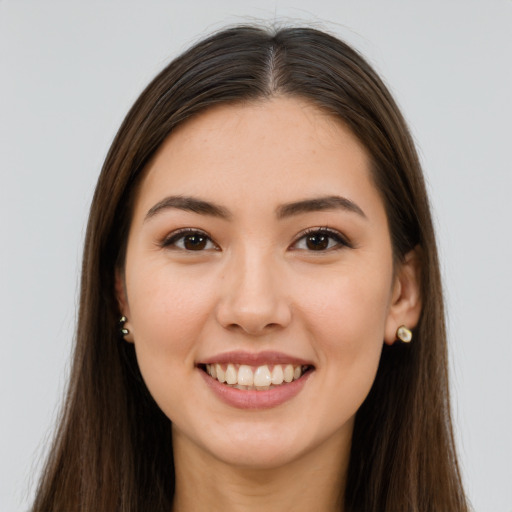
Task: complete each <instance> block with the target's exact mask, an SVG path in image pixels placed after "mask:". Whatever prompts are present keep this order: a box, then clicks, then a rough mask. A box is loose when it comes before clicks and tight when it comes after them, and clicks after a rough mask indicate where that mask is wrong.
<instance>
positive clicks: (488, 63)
mask: <svg viewBox="0 0 512 512" xmlns="http://www.w3.org/2000/svg"><path fill="white" fill-rule="evenodd" d="M258 20H260V21H261V20H270V21H272V20H278V21H281V22H283V21H284V22H288V23H295V24H300V23H307V24H309V25H314V26H318V27H324V28H326V29H327V30H329V31H331V32H334V33H336V34H337V35H339V36H340V37H341V38H343V39H345V40H346V41H348V42H349V43H352V44H353V45H354V46H355V47H356V48H358V49H359V50H360V51H361V52H362V53H363V54H364V55H366V56H367V58H368V59H369V60H370V62H371V63H372V64H373V65H374V66H375V68H376V69H377V71H378V72H380V73H381V75H382V76H383V77H384V79H385V81H386V82H387V83H388V84H389V86H390V88H391V90H392V92H393V93H394V95H395V97H396V98H397V100H398V103H399V104H400V106H401V107H402V109H403V112H404V114H405V116H406V118H407V120H408V122H409V123H410V126H411V129H412V132H413V134H414V137H415V139H416V141H417V144H418V148H419V151H420V155H421V159H422V162H423V165H424V171H425V174H426V178H427V181H428V186H429V191H430V193H431V198H432V206H433V211H434V216H435V221H436V226H437V231H438V236H439V244H440V252H441V258H442V271H443V275H444V278H445V285H446V294H447V309H448V325H449V350H450V359H451V370H452V374H451V381H452V393H453V402H454V405H453V409H454V418H455V424H456V435H457V443H458V447H459V450H460V456H461V463H462V470H463V475H464V479H465V483H466V487H467V492H468V494H469V497H470V498H471V500H472V503H473V505H474V508H475V510H477V511H479V512H480V511H481V512H500V511H504V512H512V463H511V459H512V442H511V432H512V412H511V409H512V397H511V394H512V376H511V375H512V368H511V366H512V348H511V347H512V337H511V334H510V331H511V328H510V326H511V317H512V298H511V294H512V272H511V267H512V263H511V261H512V228H511V223H512V206H511V203H512V200H511V192H512V177H511V160H512V159H511V146H512V129H511V120H512V106H511V105H512V102H511V98H510V96H511V93H512V71H511V70H512V1H510V0H479V1H471V0H460V1H450V0H435V1H433V0H430V1H428V2H427V1H419V0H416V1H415V0H409V1H406V0H402V1H391V0H379V1H377V0H375V1H364V0H331V1H330V0H295V1H278V0H237V1H235V0H232V1H229V0H215V1H209V0H208V1H207V0H204V1H201V0H189V1H187V2H181V1H167V2H157V1H148V0H144V1H137V2H134V1H127V0H123V1H104V2H94V1H91V0H88V1H81V2H80V1H72V0H69V1H61V2H51V1H43V0H41V1H24V0H12V1H6V0H3V1H1V0H0V172H1V181H0V226H1V253H0V254H1V269H0V272H1V273H0V333H1V334H0V343H1V345H0V346H1V351H0V379H1V381H0V400H1V402H0V411H1V420H0V429H1V430H0V449H1V452H0V510H2V511H6V512H12V511H21V510H27V508H28V507H29V503H30V500H31V496H32V495H33V486H34V483H35V480H36V475H37V473H38V468H39V467H40V463H41V458H42V455H43V454H44V453H45V447H46V440H47V438H48V436H49V435H50V433H51V430H52V426H53V424H54V419H55V416H56V412H57V410H58V404H59V403H60V400H61V397H62V394H63V390H64V386H65V382H66V375H67V370H68V360H69V354H70V347H71V342H72V338H73V329H74V321H75V314H76V303H77V282H78V278H79V267H80V261H81V244H82V240H83V236H84V229H85V222H86V217H87V210H88V206H89V202H90V200H91V197H92V191H93V187H94V184H95V181H96V178H97V176H98V173H99V170H100V167H101V165H102V161H103V159H104V157H105V154H106V152H107V149H108V147H109V145H110V143H111V141H112V139H113V136H114V134H115V132H116V130H117V128H118V126H119V124H120V122H121V121H122V119H123V117H124V115H125V114H126V112H127V110H128V109H129V107H130V106H131V104H132V103H133V101H134V100H135V99H136V97H137V95H138V94H139V93H140V92H141V90H142V88H143V87H144V86H145V85H146V83H147V82H148V81H149V80H150V79H151V78H152V77H153V76H154V75H155V74H156V73H157V72H158V71H159V70H160V69H161V68H163V66H164V65H165V64H166V63H168V62H169V60H170V59H171V58H173V57H174V56H176V55H177V54H178V53H179V52H181V51H183V50H184V49H185V48H187V47H188V46H189V45H190V44H191V43H193V42H195V41H197V40H198V39H199V38H200V37H202V36H204V35H206V34H208V33H210V32H211V31H213V30H216V29H219V28H221V27H222V26H224V25H226V24H233V23H242V22H251V21H258Z"/></svg>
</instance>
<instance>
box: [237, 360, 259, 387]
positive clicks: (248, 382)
mask: <svg viewBox="0 0 512 512" xmlns="http://www.w3.org/2000/svg"><path fill="white" fill-rule="evenodd" d="M253 384H254V376H253V373H252V370H251V367H250V366H247V365H245V364H242V365H241V366H240V368H238V385H239V386H252V385H253ZM256 385H258V384H256Z"/></svg>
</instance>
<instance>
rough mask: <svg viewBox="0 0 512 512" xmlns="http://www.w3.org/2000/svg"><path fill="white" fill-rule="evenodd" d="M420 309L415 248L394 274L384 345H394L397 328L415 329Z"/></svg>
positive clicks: (418, 259)
mask: <svg viewBox="0 0 512 512" xmlns="http://www.w3.org/2000/svg"><path fill="white" fill-rule="evenodd" d="M421 307H422V303H421V248H420V247H419V246H416V247H415V248H414V249H412V250H411V251H409V252H408V253H407V254H406V255H405V258H404V261H403V262H402V263H401V265H400V266H399V268H398V269H397V272H396V276H395V282H394V284H393V293H392V297H391V304H390V308H389V313H388V318H387V322H386V331H385V336H384V341H385V343H386V344H388V345H392V344H393V343H395V341H396V340H397V330H398V328H399V327H401V326H405V327H406V328H407V329H408V330H412V329H414V327H416V325H417V324H418V321H419V318H420V314H421Z"/></svg>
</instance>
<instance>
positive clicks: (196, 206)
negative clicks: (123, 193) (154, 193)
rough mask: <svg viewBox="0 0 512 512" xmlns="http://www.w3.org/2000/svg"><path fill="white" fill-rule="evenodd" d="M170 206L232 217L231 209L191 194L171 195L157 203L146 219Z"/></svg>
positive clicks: (222, 216) (214, 215) (204, 213)
mask: <svg viewBox="0 0 512 512" xmlns="http://www.w3.org/2000/svg"><path fill="white" fill-rule="evenodd" d="M169 208H175V209H178V210H185V211H188V212H193V213H199V214H200V215H209V216H211V217H218V218H221V219H226V220H227V219H230V218H231V217H232V215H231V213H230V212H229V210H227V209H226V208H224V207H223V206H219V205H217V204H214V203H211V202H209V201H203V200H202V199H197V198H195V197H189V196H169V197H166V198H165V199H162V200H161V201H159V202H158V203H156V204H155V206H153V207H152V208H151V209H150V210H149V211H148V213H147V214H146V217H145V219H144V221H146V220H148V219H150V218H151V217H154V216H155V215H156V214H157V213H160V212H161V211H163V210H168V209H169Z"/></svg>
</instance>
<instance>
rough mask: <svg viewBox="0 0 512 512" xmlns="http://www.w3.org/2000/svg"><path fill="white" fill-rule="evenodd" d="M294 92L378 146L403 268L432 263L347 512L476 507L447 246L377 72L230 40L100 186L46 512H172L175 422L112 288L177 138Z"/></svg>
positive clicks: (369, 404)
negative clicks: (213, 114)
mask: <svg viewBox="0 0 512 512" xmlns="http://www.w3.org/2000/svg"><path fill="white" fill-rule="evenodd" d="M278 94H279V95H287V96H295V97H300V98H304V99H308V100H309V101H311V102H312V103H313V104H315V105H316V106H318V107H319V108H321V109H323V110H324V111H327V112H328V113H330V114H331V115H333V116H336V117H337V118H338V119H341V120H342V121H343V122H344V123H345V124H346V125H347V126H349V127H350V128H351V130H352V131H353V133H354V134H355V135H356V136H357V137H358V138H359V139H360V141H361V142H362V143H363V144H364V146H365V147H366V149H367V151H368V153H369V155H370V158H371V161H372V175H373V179H374V182H375V184H376V186H377V188H378V190H379V191H380V193H381V195H382V199H383V201H384V205H385V208H386V211H387V215H388V221H389V226H390V233H391V238H392V245H393V250H394V256H395V260H396V261H397V262H400V260H401V259H402V258H403V257H404V255H405V254H406V253H407V252H408V251H409V250H411V249H412V248H413V247H416V246H419V247H420V248H421V255H422V259H421V261H422V268H421V280H422V291H421V293H422V301H423V310H422V314H421V318H420V322H419V324H418V326H417V328H416V329H415V332H414V340H413V342H412V343H411V344H407V345H397V346H392V347H385V348H384V349H383V352H382V357H381V361H380V366H379V370H378V373H377V377H376V379H375V383H374V385H373V387H372V389H371V391H370V393H369V395H368V397H367V398H366V400H365V402H364V403H363V405H362V406H361V408H360V410H359V411H358V413H357V416H356V421H355V427H354V434H353V443H352V451H351V456H350V463H349V471H348V481H347V485H346V492H345V510H346V511H347V512H348V511H364V512H370V511H376V512H377V511H378V512H383V511H392V512H405V511H408V512H409V511H418V512H419V511H448V510H449V511H451V512H462V511H466V510H467V504H466V499H465V496H464V492H463V489H462V485H461V478H460V474H459V469H458V465H457V459H456V453H455V446H454V440H453V433H452V425H451V420H450V404H449V395H448V376H447V353H446V334H445V324H444V310H443V297H442V289H441V280H440V273H439V264H438V256H437V250H436V242H435V237H434V231H433V227H432V220H431V215H430V208H429V203H428V198H427V194H426V191H425V185H424V181H423V176H422V172H421V168H420V164H419V161H418V157H417V154H416V150H415V148H414V144H413V142H412V139H411V136H410V134H409V131H408V129H407V126H406V123H405V121H404V119H403V117H402V115H401V114H400V112H399V109H398V107H397V105H396V104H395V102H394V100H393V99H392V97H391V95H390V93H389V92H388V90H387V89H386V87H385V85H384V84H383V82H382V81H381V79H380V78H379V77H378V76H377V74H376V73H375V72H374V71H373V69H372V68H371V67H370V66H369V64H368V63H367V62H366V61H365V60H364V59H363V58H362V57H361V56H360V55H359V54H358V53H357V52H356V51H354V50H353V49H352V48H350V47H349V46H348V45H346V44H345V43H343V42H341V41H339V40H338V39H337V38H335V37H333V36H330V35H328V34H325V33H323V32H320V31H318V30H314V29H310V28H285V29H280V30H277V31H269V30H266V29H262V28H258V27H251V26H242V27H235V28H230V29H227V30H223V31H221V32H219V33H217V34H215V35H213V36H211V37H209V38H208V39H206V40H204V41H202V42H200V43H198V44H196V45H195V46H194V47H192V48H191V49H190V50H188V51H187V52H185V53H184V54H183V55H181V56H180V57H178V58H177V59H175V60H174V61H173V62H171V63H170V64H169V65H168V66H167V67H166V68H165V69H164V70H163V71H162V72H161V73H160V74H159V75H158V76H157V77H156V78H155V79H154V80H153V81H152V82H151V83H150V84H149V85H148V87H147V88H146V89H145V90H144V91H143V93H142V94H141V95H140V97H139V98H138V100H137V101H136V103H135V104H134V106H133V107H132V109H131V110H130V112H129V113H128V115H127V116H126V118H125V120H124V122H123V124H122V126H121V128H120V130H119V132H118V134H117V136H116V138H115V140H114V142H113V144H112V147H111V148H110V151H109V153H108V155H107V158H106V161H105V164H104V166H103V169H102V172H101V175H100V177H99V180H98V184H97V187H96V191H95V195H94V199H93V202H92V206H91V212H90V217H89V223H88V227H87V235H86V240H85V249H84V257H83V268H82V280H81V295H80V310H79V318H78V327H77V332H76V345H75V351H74V358H73V362H72V369H71V378H70V383H69V389H68V393H67V398H66V401H65V404H64V407H63V412H62V417H61V420H60V424H59V427H58V430H57V433H56V436H55V440H54V444H53V447H52V448H51V451H50V455H49V458H48V460H47V463H46V466H45V469H44V472H43V475H42V478H41V481H40V484H39V488H38V492H37V496H36V499H35V503H34V507H33V511H34V512H43V511H45V512H47V511H50V510H51V511H53V512H70V511H92V510H94V511H96V512H101V511H104V512H112V511H123V512H125V511H147V510H151V511H155V512H156V511H160V510H161V511H168V510H170V508H171V504H172V499H173V493H174V469H173V459H172V439H171V425H170V421H169V420H168V419H167V417H165V415H164V414H163V413H162V412H161V411H160V409H159V408H158V406H157V405H156V404H155V402H154V401H153V399H152V397H151V396H150V394H149V392H148V390H147V388H146V386H145V384H144V382H143V380H142V378H141V375H140V372H139V369H138V366H137V362H136V358H135V354H134V349H133V345H132V344H129V343H123V342H122V341H120V338H119V333H118V318H119V310H118V306H117V303H116V299H115V292H114V276H115V270H116V268H120V267H122V264H123V259H124V250H125V246H126V239H127V232H128V228H129V224H130V219H131V208H132V203H133V196H134V194H135V190H136V186H137V182H138V180H139V179H140V177H141V175H142V171H143V169H144V167H145V165H146V164H147V162H148V161H149V159H150V158H151V156H152V155H153V154H154V153H155V151H156V149H157V148H158V147H159V146H160V144H161V143H162V142H163V140H164V139H165V138H166V137H167V136H168V135H169V134H171V133H172V131H173V129H174V128H175V127H176V126H178V125H179V124H180V123H182V122H183V121H185V120H187V119H189V118H190V117H191V116H194V115H195V114H197V113H198V112H201V111H204V110H205V109H208V108H210V107H212V106H213V105H216V104H220V103H230V102H241V101H250V100H258V99H264V98H269V97H271V96H274V95H278Z"/></svg>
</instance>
